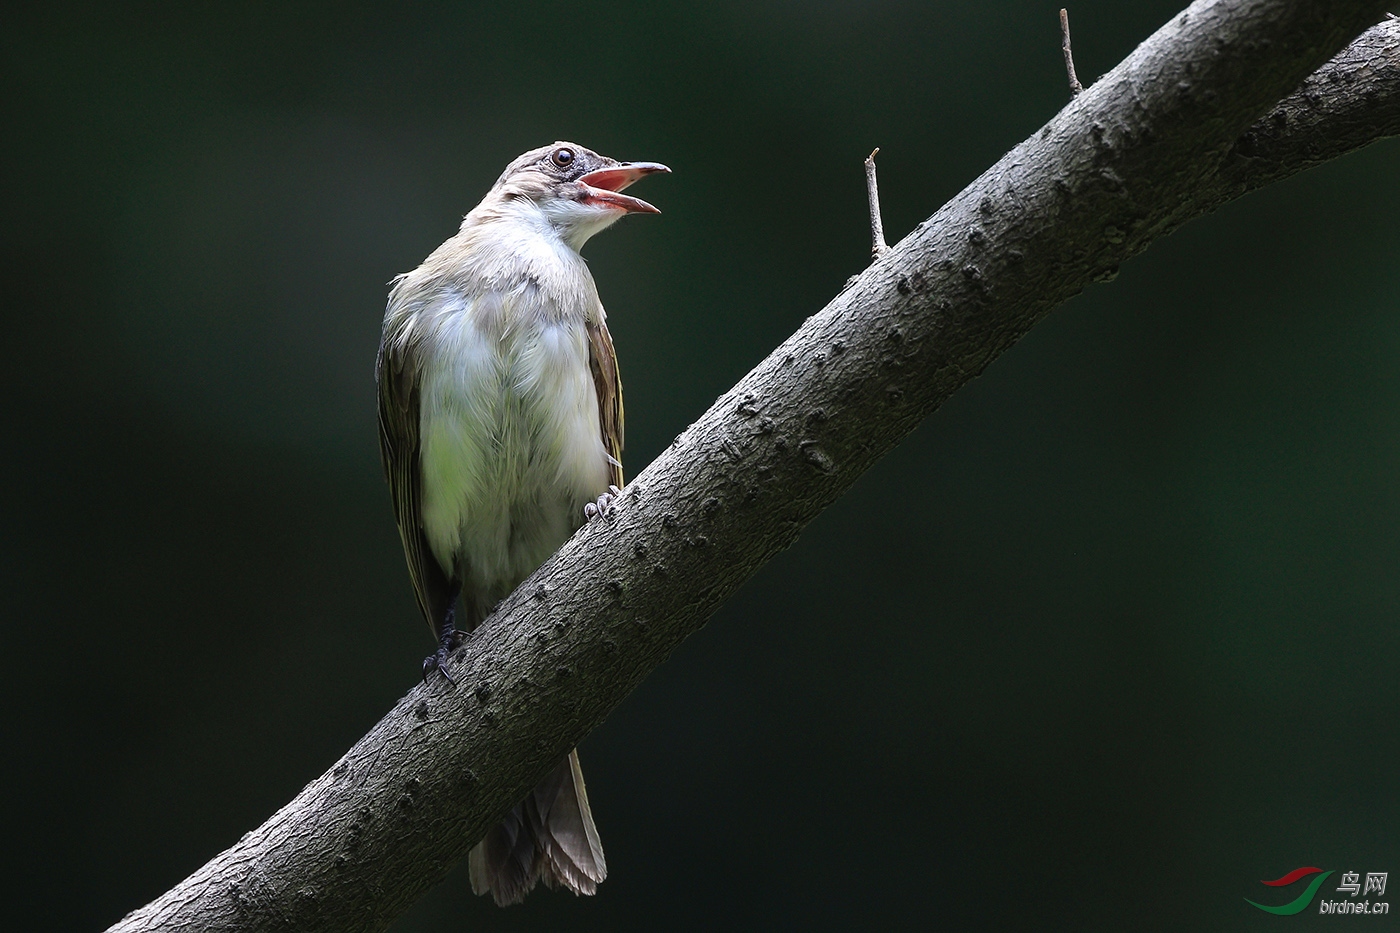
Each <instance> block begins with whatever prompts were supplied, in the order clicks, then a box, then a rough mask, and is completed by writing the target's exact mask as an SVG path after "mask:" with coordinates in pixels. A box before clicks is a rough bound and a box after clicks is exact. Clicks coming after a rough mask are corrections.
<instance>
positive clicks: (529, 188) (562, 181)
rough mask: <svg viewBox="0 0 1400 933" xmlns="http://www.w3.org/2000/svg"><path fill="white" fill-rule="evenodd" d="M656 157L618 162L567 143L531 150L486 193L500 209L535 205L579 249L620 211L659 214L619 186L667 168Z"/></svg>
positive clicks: (622, 212)
mask: <svg viewBox="0 0 1400 933" xmlns="http://www.w3.org/2000/svg"><path fill="white" fill-rule="evenodd" d="M669 171H670V169H669V168H667V167H666V166H664V165H662V164H660V163H659V162H619V161H617V160H616V159H609V158H608V157H607V156H602V155H599V154H598V153H596V152H594V151H593V150H591V149H585V148H584V147H582V146H579V145H575V144H574V143H568V142H557V143H555V144H554V145H552V146H544V147H541V148H539V149H532V150H530V151H529V152H527V153H525V154H524V155H522V156H520V157H519V158H518V159H516V160H515V161H514V162H512V163H510V165H508V166H506V170H505V171H504V172H502V173H501V177H500V178H499V179H498V180H497V181H496V184H495V186H494V187H493V188H492V189H491V194H490V195H488V196H487V201H495V202H496V205H497V207H498V209H501V210H503V211H508V210H510V209H512V208H520V207H524V208H526V209H532V210H538V211H539V213H540V214H541V215H543V219H544V220H546V221H547V222H548V223H549V224H551V225H552V226H553V227H554V229H555V230H556V231H557V232H558V234H559V236H560V238H561V239H563V240H564V242H566V243H568V244H569V245H570V246H572V247H573V248H574V249H576V250H577V249H580V248H582V246H583V244H584V243H586V242H587V241H588V238H589V237H591V236H593V234H595V233H598V232H599V231H601V230H603V229H605V228H607V227H608V226H610V225H611V224H613V223H615V222H616V221H617V220H618V219H619V218H620V217H622V215H624V214H659V213H661V212H660V211H659V210H657V209H656V208H654V207H652V206H651V205H650V204H648V203H647V202H645V201H643V200H641V199H640V198H634V197H632V196H631V195H627V194H623V193H622V189H623V188H626V187H627V186H628V185H630V184H632V183H633V182H634V181H636V180H637V179H639V178H641V177H642V176H643V175H650V174H653V173H654V172H669Z"/></svg>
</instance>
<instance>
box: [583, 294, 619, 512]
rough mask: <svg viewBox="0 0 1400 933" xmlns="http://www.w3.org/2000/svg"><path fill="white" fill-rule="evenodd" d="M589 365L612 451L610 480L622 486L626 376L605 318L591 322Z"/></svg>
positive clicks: (606, 444)
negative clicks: (614, 348) (619, 369)
mask: <svg viewBox="0 0 1400 933" xmlns="http://www.w3.org/2000/svg"><path fill="white" fill-rule="evenodd" d="M588 368H589V369H590V370H592V371H593V388H594V389H595V390H596V391H597V393H598V423H599V425H600V426H601V427H602V429H603V448H604V449H605V450H607V452H608V458H609V463H608V477H609V478H608V482H610V483H611V484H613V485H614V486H621V485H622V377H621V376H619V375H618V372H617V352H616V351H615V350H613V342H612V335H611V334H609V333H608V325H607V324H606V323H604V322H603V320H602V319H601V317H600V318H599V320H597V321H589V322H588Z"/></svg>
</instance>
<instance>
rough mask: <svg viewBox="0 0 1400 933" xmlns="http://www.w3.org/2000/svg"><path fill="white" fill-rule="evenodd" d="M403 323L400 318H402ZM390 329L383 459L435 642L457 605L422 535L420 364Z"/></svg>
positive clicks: (383, 363) (384, 358)
mask: <svg viewBox="0 0 1400 933" xmlns="http://www.w3.org/2000/svg"><path fill="white" fill-rule="evenodd" d="M400 320H401V319H400ZM397 336H398V335H397V334H396V333H394V332H393V329H392V328H391V327H390V326H388V325H386V327H385V330H384V336H383V339H382V341H381V343H380V345H379V359H378V363H377V367H376V378H377V381H378V383H379V455H380V458H381V459H382V460H383V462H384V475H385V477H386V478H387V479H388V480H389V491H390V492H391V494H392V495H393V498H394V518H395V520H396V521H397V522H398V524H399V537H400V538H402V539H403V550H404V555H405V556H406V557H407V558H408V573H409V576H410V577H411V578H412V580H413V592H414V595H415V596H416V597H417V598H418V608H419V609H420V610H422V612H423V616H424V618H426V619H427V620H428V626H429V627H430V628H431V629H432V630H433V635H434V637H437V636H439V635H440V634H441V633H440V632H439V628H440V626H441V625H442V621H443V618H444V617H445V616H446V614H447V610H448V609H449V608H450V607H451V605H452V603H453V602H454V601H455V600H454V593H453V591H452V585H451V583H450V581H449V580H448V579H447V576H446V575H445V574H444V573H443V571H442V568H441V567H440V566H438V562H437V560H436V559H435V558H434V557H433V553H432V550H431V549H430V548H429V547H428V541H427V538H426V537H424V535H423V522H422V517H421V516H422V511H421V510H420V509H419V504H420V502H421V497H422V479H421V476H422V472H421V470H420V469H419V465H418V452H419V438H418V425H419V421H418V385H419V369H420V367H421V364H422V361H421V359H420V351H419V350H418V347H417V344H416V343H415V342H412V341H404V340H399V339H397Z"/></svg>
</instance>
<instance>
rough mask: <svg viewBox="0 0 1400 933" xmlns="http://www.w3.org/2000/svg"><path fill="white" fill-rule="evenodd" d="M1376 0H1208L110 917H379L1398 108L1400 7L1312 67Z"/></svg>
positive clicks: (128, 923)
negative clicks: (1036, 345)
mask: <svg viewBox="0 0 1400 933" xmlns="http://www.w3.org/2000/svg"><path fill="white" fill-rule="evenodd" d="M1382 6H1383V3H1381V2H1375V0H1201V2H1197V3H1195V4H1193V5H1192V6H1191V7H1190V8H1189V9H1188V10H1186V11H1185V12H1184V13H1182V14H1180V15H1178V16H1177V17H1176V18H1175V19H1173V20H1172V21H1171V22H1170V23H1168V24H1167V25H1166V26H1164V27H1163V28H1162V29H1161V30H1159V31H1158V32H1157V33H1156V34H1155V35H1153V36H1152V37H1151V38H1150V39H1148V40H1147V41H1146V42H1144V43H1143V44H1142V45H1141V46H1140V47H1139V48H1138V49H1137V50H1136V51H1135V52H1134V53H1133V54H1132V56H1130V57H1129V58H1128V59H1127V60H1125V61H1124V62H1123V63H1121V64H1120V65H1119V66H1118V67H1117V68H1115V69H1114V70H1113V71H1112V72H1111V73H1110V74H1108V75H1106V76H1104V77H1103V78H1101V79H1100V80H1099V81H1097V82H1096V83H1095V84H1094V85H1093V86H1092V87H1090V88H1088V89H1087V90H1085V91H1084V93H1082V94H1080V95H1079V96H1078V97H1076V98H1075V99H1074V100H1073V101H1072V102H1071V103H1070V104H1069V105H1068V106H1067V107H1066V108H1065V109H1064V110H1063V111H1061V112H1060V113H1059V114H1058V115H1056V116H1055V117H1054V119H1052V120H1051V121H1050V122H1049V123H1048V124H1047V125H1046V126H1045V127H1044V128H1043V129H1041V130H1040V131H1039V132H1037V133H1036V134H1035V135H1034V136H1033V137H1031V138H1030V139H1028V140H1027V141H1026V142H1024V143H1022V144H1021V145H1020V146H1018V147H1016V149H1015V150H1013V151H1012V152H1010V153H1008V154H1007V155H1006V157H1004V158H1003V159H1002V160H1001V161H1000V162H998V163H997V164H996V165H994V166H992V167H991V168H990V169H988V170H987V171H986V172H985V173H984V174H983V175H982V176H981V177H980V178H978V179H977V180H976V181H974V182H973V183H972V184H971V185H969V186H968V187H967V188H966V189H965V190H964V191H963V192H961V193H960V194H959V195H958V196H957V197H955V198H953V200H951V201H950V202H948V203H947V204H946V205H944V206H943V207H942V208H941V209H939V211H938V212H937V213H936V214H934V215H933V216H932V217H931V218H930V219H929V220H927V221H925V222H924V223H923V224H921V225H920V226H919V228H918V229H917V230H915V231H914V232H913V233H912V234H910V235H909V236H908V237H906V238H905V239H904V240H903V241H902V242H901V243H899V244H898V245H896V246H894V247H893V248H892V249H891V250H890V252H889V253H887V254H886V255H885V257H884V258H883V259H882V261H881V262H879V263H877V264H875V265H873V266H871V267H870V268H869V269H867V270H866V271H865V272H864V273H862V274H861V275H860V276H859V277H858V278H857V279H855V280H854V281H853V282H852V284H851V285H850V286H849V287H847V288H846V289H845V290H844V291H843V292H842V293H841V294H840V295H838V296H836V298H835V299H833V300H832V302H831V303H830V304H829V305H828V306H827V307H826V308H825V309H823V310H822V311H821V312H820V313H818V314H816V315H814V316H813V317H812V318H810V319H809V320H808V321H807V322H806V323H805V324H804V325H803V326H802V328H801V329H800V330H799V331H798V332H797V333H796V334H794V335H793V336H792V337H791V338H790V339H789V340H787V341H786V342H785V343H784V344H783V345H782V346H781V347H779V348H778V349H777V350H776V351H775V352H774V353H773V354H772V355H771V356H770V357H769V358H768V359H766V360H765V361H764V362H763V363H762V364H760V365H759V366H758V367H757V368H756V369H754V370H753V372H751V373H749V374H748V375H747V376H745V377H744V379H743V380H742V381H741V382H740V383H739V384H738V385H737V386H735V387H734V388H733V389H732V390H731V391H730V392H728V393H726V394H725V395H724V396H723V397H722V398H720V399H719V401H717V402H716V403H715V405H714V406H713V407H712V408H711V409H710V410H709V411H708V412H706V414H705V415H704V416H703V417H702V418H701V419H700V420H699V421H697V422H696V423H695V424H693V425H692V426H691V427H690V428H688V429H687V430H686V431H685V432H684V433H683V434H682V435H681V436H680V437H678V438H677V439H676V441H675V443H674V444H673V445H672V446H671V448H670V449H669V450H668V451H666V452H665V453H664V454H663V455H662V456H661V457H659V458H657V460H656V462H654V463H653V464H652V465H651V466H650V467H648V468H647V469H646V470H645V471H644V472H643V473H642V474H641V475H640V476H638V477H637V478H636V480H635V481H634V482H633V483H632V484H631V485H630V486H629V487H628V488H627V489H626V491H625V492H624V494H623V495H622V496H621V498H620V499H619V500H618V503H617V508H616V510H615V512H614V513H613V515H612V517H611V518H610V519H609V520H608V521H602V522H593V523H591V524H590V525H588V526H587V527H586V528H584V529H583V530H582V531H581V532H580V533H579V534H578V535H576V536H575V537H574V538H573V539H572V540H571V541H569V542H568V543H567V544H566V545H565V546H564V547H563V548H562V549H561V550H560V551H559V553H558V554H556V555H555V556H554V557H553V558H551V559H550V560H549V561H548V562H546V564H545V565H544V566H543V567H541V568H540V570H539V571H538V572H536V573H535V574H534V575H533V576H532V577H531V578H530V579H529V580H528V581H527V582H526V583H525V584H524V585H523V586H522V587H521V588H520V589H519V590H518V591H517V592H516V593H515V594H513V595H512V596H511V597H510V598H509V599H508V600H507V601H506V602H505V604H504V605H503V606H502V607H501V609H500V610H499V611H498V612H497V613H496V615H495V616H494V617H493V618H492V619H490V620H488V621H487V623H486V624H485V625H484V626H483V627H482V628H481V629H479V630H478V631H477V632H476V633H475V634H474V635H473V637H472V638H471V640H470V641H468V642H467V644H466V645H465V646H464V647H463V648H462V649H461V651H460V652H459V655H458V658H457V659H456V661H455V663H456V664H457V665H458V667H457V668H456V669H457V670H458V671H459V672H460V675H461V676H460V679H461V680H462V681H463V683H464V686H463V687H461V688H459V689H457V690H452V689H449V688H448V687H447V686H446V685H445V684H444V683H442V682H441V681H438V680H434V681H433V682H431V683H430V684H427V685H424V686H420V687H416V688H415V689H413V690H412V691H410V693H409V694H408V696H406V697H405V698H404V699H403V700H402V701H401V702H400V703H399V704H398V706H396V707H395V709H394V710H393V711H392V712H390V713H389V714H388V715H387V716H386V717H385V718H384V719H383V720H382V721H381V722H380V723H379V724H378V725H376V726H375V727H374V729H373V730H372V731H371V732H370V733H369V734H368V735H367V736H365V738H364V739H362V740H361V741H360V742H359V743H357V744H356V746H355V747H354V748H353V749H351V750H350V751H349V752H348V753H347V754H346V755H345V756H344V758H342V760H341V761H340V762H339V763H338V764H336V766H335V767H334V768H333V769H332V770H331V771H330V772H328V773H327V774H325V775H324V776H322V777H320V778H318V779H317V780H315V781H313V782H312V783H311V784H309V785H308V786H307V787H306V789H305V790H304V791H302V793H301V794H300V795H299V796H298V797H297V798H296V799H295V800H293V801H292V802H291V803H289V804H288V805H287V806H285V807H284V808H282V809H281V810H280V811H278V813H276V814H275V815H274V816H273V817H272V818H271V819H270V820H268V822H267V823H266V824H264V825H263V826H261V827H259V828H258V829H256V830H254V831H253V832H251V833H249V834H248V835H247V836H245V837H244V838H243V839H242V840H240V841H239V842H238V843H237V844H236V845H234V846H233V847H232V848H230V849H229V850H228V851H226V852H224V853H222V854H221V855H218V856H217V857H215V858H214V859H213V860H212V861H210V862H209V863H208V864H207V865H205V866H204V867H203V868H201V869H200V870H199V871H197V872H196V873H195V874H194V875H192V876H191V877H190V878H188V879H187V880H186V881H184V882H183V883H181V884H180V885H178V886H177V887H175V888H174V889H172V890H171V891H169V892H168V893H166V894H165V895H163V896H162V897H161V898H159V899H157V900H156V901H154V902H153V903H151V904H149V905H147V906H146V907H144V908H142V909H141V910H138V911H135V912H133V913H132V914H130V915H128V917H127V918H125V919H124V920H123V921H122V922H120V923H118V924H117V925H116V927H114V928H113V929H115V930H127V931H134V930H153V929H169V930H199V931H216V930H271V929H274V928H279V929H280V928H286V929H297V930H302V931H321V930H338V931H354V930H375V929H381V928H383V927H384V926H386V925H387V924H388V923H389V922H390V921H391V920H392V919H393V918H394V917H395V916H397V915H398V914H399V913H400V912H402V911H403V910H404V909H405V908H406V907H407V906H408V905H409V904H410V903H411V902H412V901H413V900H414V899H415V898H416V897H417V896H418V895H419V894H421V893H422V892H423V891H424V890H425V889H426V888H427V887H428V886H430V885H431V884H433V883H434V882H435V881H436V880H437V879H439V878H440V877H441V876H442V875H443V874H445V873H446V872H447V870H448V869H449V868H450V867H451V866H452V864H453V863H455V862H456V861H457V860H458V859H460V858H461V857H462V856H463V855H464V854H465V853H466V851H467V849H468V848H469V847H470V845H471V844H472V843H473V842H475V840H476V839H478V838H479V837H480V836H481V835H482V834H483V832H484V831H485V829H486V828H487V826H489V825H490V823H491V822H492V821H493V820H495V819H496V818H497V817H499V816H500V814H501V813H503V812H504V811H505V810H506V809H507V808H508V807H509V806H510V805H511V804H512V803H514V802H515V801H516V800H517V799H518V798H520V797H522V796H523V795H524V794H525V793H526V791H527V790H528V789H529V788H530V787H532V786H533V785H534V783H535V782H536V780H538V779H539V777H540V776H541V775H542V774H543V772H544V771H545V770H546V769H547V768H549V767H550V766H551V765H553V764H554V763H555V762H556V761H558V760H559V759H560V758H562V757H563V755H564V754H565V753H566V752H567V751H568V749H569V748H570V747H572V746H573V745H574V744H575V743H576V742H577V741H578V740H579V739H580V738H582V737H583V736H584V735H585V734H587V732H588V731H589V730H590V729H592V728H593V727H594V726H596V725H597V724H598V723H599V722H601V721H602V720H603V718H604V717H605V716H607V714H608V713H609V712H610V711H611V710H612V709H613V708H614V707H616V706H617V705H618V704H619V703H620V702H621V701H622V700H623V699H624V698H625V697H626V696H627V694H628V693H630V692H631V690H632V689H633V688H634V687H635V686H636V685H637V684H638V683H639V682H640V681H641V680H642V678H644V677H645V676H646V675H647V674H648V673H649V672H650V671H651V670H652V669H653V668H655V667H656V666H657V665H658V664H660V663H661V662H662V661H663V660H665V658H666V657H667V656H668V655H669V654H670V652H671V651H672V650H673V649H674V648H675V647H676V646H677V645H678V644H679V643H680V642H681V641H682V640H683V639H684V638H685V637H686V636H687V635H689V634H690V633H691V632H693V631H695V630H696V629H698V628H699V627H700V626H701V625H703V624H704V622H705V620H706V619H707V618H708V617H709V616H710V614H711V613H713V612H714V610H715V609H716V607H718V606H719V604H720V603H721V602H722V601H723V600H724V599H725V598H726V597H728V596H729V595H730V594H731V593H732V592H734V590H735V589H736V588H737V587H738V586H739V585H740V584H741V583H742V582H743V581H744V580H746V579H747V578H748V577H749V576H751V575H752V574H753V573H754V571H755V570H756V569H757V568H758V567H759V566H761V565H762V564H763V563H764V562H765V561H766V560H768V559H769V558H770V557H772V556H773V555H774V554H775V553H777V552H778V551H779V550H781V549H782V548H784V547H786V546H787V545H789V544H790V543H792V541H793V540H794V539H795V538H796V537H797V535H798V533H799V532H800V531H801V529H802V528H803V526H804V525H806V523H807V522H809V521H810V520H811V519H812V518H813V517H814V516H815V515H816V514H817V513H818V512H820V511H821V510H822V509H823V508H825V507H826V506H827V505H828V504H830V503H831V502H832V501H833V500H834V499H836V498H837V497H838V496H840V495H841V494H842V493H843V492H844V491H845V490H846V489H847V488H848V487H849V486H850V485H851V484H852V483H853V482H854V481H855V480H856V478H857V477H859V476H860V475H861V474H862V473H863V472H864V471H865V470H866V469H867V468H868V467H869V466H870V465H871V464H873V463H874V462H875V461H876V460H877V459H879V458H880V457H881V456H883V455H884V454H885V453H886V452H887V451H889V450H890V449H891V448H892V447H893V446H894V445H895V444H896V443H898V442H899V440H900V439H901V438H903V437H904V436H905V435H906V434H908V433H909V432H910V431H911V430H913V428H914V427H915V426H916V425H917V424H918V423H919V422H920V421H922V420H923V419H924V418H925V417H927V416H928V415H929V413H930V412H932V411H933V410H934V409H936V408H937V407H938V406H939V405H940V404H941V403H942V402H943V401H944V400H946V399H947V398H948V397H949V396H950V395H951V394H952V393H953V392H954V391H956V390H957V389H958V388H959V387H960V386H961V385H963V384H964V383H966V382H967V381H968V380H969V379H971V378H972V377H973V376H975V375H977V374H978V373H980V372H981V371H982V370H983V369H984V368H986V366H987V365H988V364H989V363H990V362H991V361H992V360H993V359H995V358H996V357H997V355H998V354H1000V353H1001V352H1003V351H1004V350H1006V349H1007V348H1008V347H1009V346H1011V345H1012V344H1013V343H1015V341H1016V340H1017V339H1018V338H1019V337H1020V336H1021V335H1022V334H1024V333H1025V332H1026V331H1027V330H1028V329H1029V328H1030V327H1032V326H1033V325H1034V324H1035V323H1036V322H1037V321H1038V320H1040V319H1041V318H1042V317H1043V316H1045V315H1046V314H1047V313H1049V312H1050V310H1051V309H1053V308H1054V307H1055V306H1056V305H1058V304H1059V303H1061V302H1063V301H1064V300H1065V299H1067V298H1069V297H1071V296H1072V295H1074V294H1076V293H1078V292H1079V291H1081V290H1083V289H1084V288H1085V287H1086V286H1087V285H1088V284H1089V283H1090V282H1092V281H1094V280H1095V279H1097V278H1101V277H1105V276H1108V275H1111V274H1112V273H1113V271H1114V270H1116V269H1117V267H1118V265H1119V264H1120V263H1121V262H1123V261H1124V260H1126V259H1128V258H1130V257H1132V256H1133V255H1135V254H1137V253H1138V252H1141V251H1142V250H1143V249H1145V248H1146V247H1147V246H1148V244H1149V243H1151V242H1152V241H1153V240H1154V239H1156V238H1157V237H1160V236H1162V235H1163V234H1165V233H1167V232H1169V231H1170V230H1172V229H1174V228H1175V227H1177V226H1179V225H1180V224H1182V223H1184V222H1185V221H1187V220H1189V219H1191V218H1192V217H1196V216H1199V215H1200V214H1202V213H1205V212H1208V211H1210V210H1212V209H1214V208H1215V207H1217V206H1218V205H1219V204H1221V203H1223V202H1224V201H1226V200H1228V199H1230V198H1233V197H1236V196H1238V195H1239V194H1242V193H1243V192H1245V191H1247V190H1249V189H1251V188H1254V187H1257V186H1259V185H1261V184H1265V183H1267V182H1270V181H1274V180H1277V179H1278V178H1281V177H1284V176H1286V175H1289V174H1292V173H1293V172H1296V171H1299V170H1301V169H1303V168H1306V167H1308V166H1309V165H1312V164H1315V163H1317V162H1319V161H1323V160H1325V159H1329V158H1334V157H1336V156H1338V155H1340V154H1342V153H1343V152H1346V151H1349V150H1351V149H1354V148H1357V147H1359V146H1362V145H1365V144H1366V143H1368V142H1370V141H1372V140H1375V139H1378V138H1381V137H1383V136H1387V135H1394V134H1397V133H1400V112H1397V104H1400V25H1397V24H1396V23H1395V22H1390V23H1386V24H1383V25H1382V26H1379V27H1376V28H1373V29H1371V30H1370V31H1369V32H1367V33H1366V35H1365V36H1363V37H1362V38H1361V39H1360V40H1359V41H1358V42H1357V43H1356V44H1354V45H1352V47H1351V48H1350V49H1348V50H1347V51H1345V52H1343V53H1342V55H1341V56H1339V57H1338V58H1337V59H1336V60H1335V61H1333V62H1331V63H1330V64H1327V65H1326V67H1323V68H1322V70H1321V71H1320V72H1318V74H1316V75H1314V76H1313V77H1312V78H1309V79H1308V80H1307V81H1306V82H1304V78H1305V77H1307V76H1308V75H1309V74H1310V73H1312V72H1313V71H1314V70H1315V69H1318V68H1319V66H1323V65H1324V63H1326V62H1327V59H1328V58H1330V57H1331V56H1332V55H1333V54H1335V53H1336V52H1337V51H1338V50H1340V49H1343V48H1344V47H1345V46H1346V45H1347V43H1348V42H1349V41H1350V40H1351V39H1352V38H1354V37H1355V36H1356V35H1357V34H1358V33H1360V32H1361V30H1362V29H1364V28H1365V27H1366V26H1367V25H1369V24H1370V23H1372V22H1374V21H1375V20H1376V19H1377V18H1379V15H1380V12H1381V9H1382ZM1300 83H1302V87H1301V88H1299V85H1300ZM1295 89H1298V90H1297V92H1296V93H1293V94H1292V95H1291V96H1287V99H1286V100H1284V98H1285V96H1286V95H1289V93H1290V91H1294V90H1295ZM1280 101H1282V103H1280Z"/></svg>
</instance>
